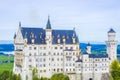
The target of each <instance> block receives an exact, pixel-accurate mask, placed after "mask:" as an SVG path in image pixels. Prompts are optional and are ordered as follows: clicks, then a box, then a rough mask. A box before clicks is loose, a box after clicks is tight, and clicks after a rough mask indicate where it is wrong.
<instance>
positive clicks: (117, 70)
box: [110, 60, 120, 80]
mask: <svg viewBox="0 0 120 80" xmlns="http://www.w3.org/2000/svg"><path fill="white" fill-rule="evenodd" d="M110 71H111V76H112V78H113V80H120V64H119V62H118V60H114V61H113V62H112V63H111V65H110Z"/></svg>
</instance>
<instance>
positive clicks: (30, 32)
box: [21, 27, 78, 44]
mask: <svg viewBox="0 0 120 80" xmlns="http://www.w3.org/2000/svg"><path fill="white" fill-rule="evenodd" d="M21 32H22V35H23V38H24V39H25V38H27V41H28V42H27V43H28V44H32V39H34V44H46V40H45V37H46V33H45V30H44V29H43V28H26V27H21ZM63 38H64V39H65V40H66V41H65V44H73V39H72V38H75V41H76V43H78V36H77V35H76V33H75V31H74V30H52V44H58V42H57V40H58V39H60V44H63Z"/></svg>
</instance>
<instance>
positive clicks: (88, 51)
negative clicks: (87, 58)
mask: <svg viewBox="0 0 120 80" xmlns="http://www.w3.org/2000/svg"><path fill="white" fill-rule="evenodd" d="M86 52H87V53H88V54H91V45H90V43H88V44H87V50H86Z"/></svg>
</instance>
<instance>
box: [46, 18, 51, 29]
mask: <svg viewBox="0 0 120 80" xmlns="http://www.w3.org/2000/svg"><path fill="white" fill-rule="evenodd" d="M46 29H51V24H50V19H49V16H48V21H47V25H46Z"/></svg>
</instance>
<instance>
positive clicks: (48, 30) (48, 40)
mask: <svg viewBox="0 0 120 80" xmlns="http://www.w3.org/2000/svg"><path fill="white" fill-rule="evenodd" d="M45 32H46V43H52V29H51V24H50V19H49V16H48V21H47V25H46V30H45Z"/></svg>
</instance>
